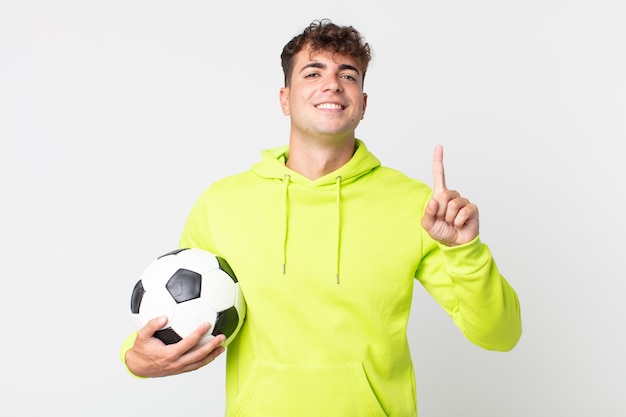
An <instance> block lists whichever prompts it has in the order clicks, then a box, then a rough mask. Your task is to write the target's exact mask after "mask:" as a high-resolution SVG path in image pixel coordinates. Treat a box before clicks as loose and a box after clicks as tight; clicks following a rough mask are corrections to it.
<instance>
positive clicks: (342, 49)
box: [280, 19, 371, 87]
mask: <svg viewBox="0 0 626 417" xmlns="http://www.w3.org/2000/svg"><path fill="white" fill-rule="evenodd" d="M305 48H309V52H310V53H315V52H321V51H324V52H332V53H337V54H340V55H346V56H351V57H353V58H354V60H355V61H356V62H357V63H358V64H359V66H360V68H359V70H360V72H361V74H362V75H363V79H365V72H366V71H367V66H368V65H369V62H370V59H371V51H370V46H369V44H368V43H367V42H365V40H364V38H363V37H362V36H361V34H360V33H359V32H358V31H357V30H356V29H354V28H353V27H352V26H338V25H336V24H334V23H332V22H331V21H330V20H328V19H323V20H315V21H313V22H312V23H311V24H310V25H309V26H308V27H307V28H306V29H304V31H303V32H302V33H301V34H299V35H297V36H295V37H294V38H293V39H291V41H289V43H287V45H285V47H284V48H283V52H282V53H281V55H280V59H281V64H282V67H283V73H284V75H285V86H286V87H289V85H290V84H291V76H292V72H293V67H294V63H295V56H296V54H297V53H298V52H300V51H302V50H303V49H305ZM361 81H363V80H361Z"/></svg>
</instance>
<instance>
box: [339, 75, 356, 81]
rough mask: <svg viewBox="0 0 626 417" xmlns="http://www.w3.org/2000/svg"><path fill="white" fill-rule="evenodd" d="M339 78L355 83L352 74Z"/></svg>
mask: <svg viewBox="0 0 626 417" xmlns="http://www.w3.org/2000/svg"><path fill="white" fill-rule="evenodd" d="M341 78H343V79H344V80H350V81H356V77H355V76H354V75H352V74H342V75H341Z"/></svg>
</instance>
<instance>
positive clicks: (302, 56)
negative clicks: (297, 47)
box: [294, 47, 361, 72]
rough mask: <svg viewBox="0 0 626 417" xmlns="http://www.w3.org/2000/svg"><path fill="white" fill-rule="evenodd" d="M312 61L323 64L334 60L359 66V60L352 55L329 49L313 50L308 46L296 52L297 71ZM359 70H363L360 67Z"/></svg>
mask: <svg viewBox="0 0 626 417" xmlns="http://www.w3.org/2000/svg"><path fill="white" fill-rule="evenodd" d="M312 62H319V63H322V64H330V63H331V62H332V63H334V64H337V65H349V66H352V67H355V68H359V63H358V62H357V60H356V59H355V58H354V57H352V56H350V55H343V54H340V53H338V52H334V51H331V50H327V49H321V50H316V51H313V50H311V48H310V47H306V48H303V49H302V50H301V51H300V52H298V53H297V54H296V62H295V68H294V69H295V70H296V71H300V70H301V69H302V68H303V67H304V66H306V65H308V64H310V63H312ZM359 72H361V69H360V68H359Z"/></svg>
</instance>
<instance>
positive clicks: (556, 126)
mask: <svg viewBox="0 0 626 417" xmlns="http://www.w3.org/2000/svg"><path fill="white" fill-rule="evenodd" d="M326 17H327V18H331V19H332V20H333V21H335V22H336V23H340V24H349V25H353V26H355V27H356V28H357V29H359V30H360V31H361V32H362V33H363V34H364V35H365V37H366V39H367V40H368V41H369V42H370V44H371V45H372V47H373V49H374V53H375V55H374V60H373V62H372V64H371V67H370V69H369V72H368V74H367V77H366V81H365V90H366V92H367V93H368V94H369V103H368V104H369V105H368V109H367V113H366V117H365V120H364V121H363V122H362V124H361V125H360V126H359V128H358V131H357V133H358V137H359V138H361V139H363V140H364V141H365V142H366V143H367V145H368V147H369V148H370V149H371V150H372V151H373V152H374V153H375V154H376V155H377V156H378V157H379V158H380V159H381V160H382V162H383V164H385V165H388V166H392V167H395V168H398V169H400V170H402V171H404V172H406V173H407V174H408V175H410V176H413V177H417V178H420V179H422V180H424V181H425V182H427V183H431V171H430V170H431V158H432V150H433V148H434V146H435V145H436V144H438V143H441V144H443V145H444V147H445V166H446V174H447V182H448V186H449V187H450V188H454V189H458V190H460V191H461V192H462V193H463V194H464V195H466V196H467V197H469V198H470V199H471V200H472V201H473V202H475V203H476V204H477V205H478V206H479V209H480V212H481V237H482V239H483V241H484V242H485V243H487V244H488V245H489V247H490V248H491V249H492V251H493V253H494V255H495V257H496V262H497V264H498V266H499V268H500V270H501V271H502V272H503V274H504V275H505V276H506V277H507V279H508V280H509V282H510V283H511V284H512V285H513V286H514V287H515V288H516V290H517V291H518V295H519V297H520V300H521V305H522V317H523V324H524V334H523V336H522V339H521V340H520V342H519V344H518V346H517V347H516V348H515V349H514V350H513V351H511V352H508V353H497V352H488V351H484V350H481V349H480V348H478V347H476V346H474V345H472V344H471V343H469V342H468V341H467V340H465V339H464V338H463V336H462V334H461V333H460V332H459V331H458V330H457V329H456V328H455V327H454V325H453V324H452V322H451V320H450V319H449V318H448V317H447V316H446V315H445V313H444V312H443V310H442V309H441V308H440V307H439V306H438V305H436V304H435V303H434V302H433V300H432V299H431V298H430V297H429V296H428V295H427V294H426V292H425V291H424V290H423V288H421V287H416V289H415V301H414V307H413V310H412V313H411V321H410V329H409V338H410V343H411V348H412V353H413V358H414V361H415V368H416V382H417V391H418V406H419V412H420V417H448V416H461V415H462V416H476V417H478V416H480V417H529V416H533V417H535V416H537V417H540V416H541V417H544V416H545V417H554V416H568V417H574V416H581V417H582V416H585V417H587V416H618V415H622V416H623V415H626V395H624V394H625V393H626V362H625V359H624V354H625V353H626V343H625V339H626V337H625V335H624V332H625V330H626V329H625V325H624V322H625V320H624V319H625V318H626V314H625V313H624V302H625V296H624V293H625V290H626V285H625V284H624V279H625V278H626V277H625V276H626V274H625V273H624V266H623V265H624V261H623V259H624V252H625V251H624V249H625V244H624V236H626V227H625V221H624V219H625V216H624V206H625V204H624V203H625V202H626V200H625V198H624V191H623V188H624V180H625V179H626V170H625V168H624V166H625V165H626V163H625V162H624V159H625V158H624V157H625V151H624V144H625V141H624V139H626V2H624V1H622V0H615V1H610V0H593V1H591V0H589V1H579V0H527V1H523V2H520V1H517V2H511V1H497V0H477V1H464V0H448V1H417V2H410V1H404V0H402V1H396V0H387V1H382V2H381V1H363V0H354V1H339V0H319V1H316V2H295V1H267V2H257V1H247V2H246V1H233V2H226V1H222V2H210V1H199V0H197V1H176V2H174V1H163V0H150V1H148V0H145V1H133V0H124V1H119V0H110V1H106V2H105V1H78V0H77V1H67V0H61V1H54V2H53V1H31V0H19V1H18V0H14V1H11V0H8V1H7V0H0V174H1V175H0V187H1V189H0V199H1V200H0V201H1V204H0V267H1V268H0V280H1V281H0V318H1V320H2V331H1V333H0V334H1V335H2V340H1V343H0V359H1V361H2V362H1V363H2V365H1V370H0V410H1V411H0V413H1V414H2V415H6V416H33V415H59V416H61V415H63V416H109V415H115V416H137V415H142V416H154V417H157V416H168V417H169V416H172V415H198V416H200V415H202V416H221V415H223V408H224V360H223V357H221V358H220V359H218V360H217V361H216V362H214V363H213V364H211V365H210V366H207V367H205V368H203V369H201V370H200V371H197V372H195V373H190V374H185V375H180V376H176V377H171V378H162V379H153V380H139V379H135V378H132V377H131V376H130V375H129V374H127V373H126V371H125V369H124V368H123V366H122V364H121V362H120V360H119V357H118V352H119V348H120V345H121V343H122V341H123V339H124V338H125V337H126V336H127V335H128V334H130V333H131V332H132V331H133V330H134V328H133V324H132V322H131V320H130V312H129V301H130V291H131V289H132V286H133V285H134V282H135V281H136V279H137V277H138V275H139V274H140V273H141V272H142V271H143V269H144V268H145V267H146V266H147V265H148V263H149V262H151V261H152V260H153V258H154V257H155V256H158V255H160V254H162V253H164V252H166V251H169V250H170V249H173V248H174V247H176V246H177V244H178V238H179V235H180V232H181V229H182V226H183V223H184V221H185V218H186V216H187V214H188V212H189V210H190V208H191V205H192V204H193V202H194V201H195V199H196V198H197V197H198V196H199V194H200V193H201V192H202V191H203V190H204V189H205V188H206V187H207V186H208V185H209V184H210V183H211V182H212V181H214V180H216V179H218V178H221V177H223V176H226V175H230V174H233V173H236V172H240V171H242V170H245V169H247V168H248V167H249V166H250V165H251V164H253V163H254V162H256V161H257V160H258V159H259V152H260V151H261V150H262V149H266V148H271V147H274V146H279V145H283V144H285V143H286V140H287V134H288V119H287V118H286V117H285V116H283V115H282V113H281V111H280V107H279V102H278V90H279V88H280V87H281V86H282V81H283V79H282V71H281V69H280V60H279V55H280V52H281V49H282V46H283V45H284V44H285V43H286V42H287V41H288V40H289V39H291V37H292V36H294V35H295V34H297V33H299V32H300V31H301V30H302V29H303V28H304V27H305V26H306V25H307V24H308V23H309V22H311V21H312V20H314V19H321V18H326ZM242 204H245V202H242ZM312 313H313V314H316V313H315V312H312Z"/></svg>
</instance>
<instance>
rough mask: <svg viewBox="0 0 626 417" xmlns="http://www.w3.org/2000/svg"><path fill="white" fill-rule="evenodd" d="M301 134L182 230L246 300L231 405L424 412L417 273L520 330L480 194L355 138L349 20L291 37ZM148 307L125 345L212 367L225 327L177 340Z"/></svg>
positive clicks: (496, 344) (138, 364)
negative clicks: (467, 193)
mask: <svg viewBox="0 0 626 417" xmlns="http://www.w3.org/2000/svg"><path fill="white" fill-rule="evenodd" d="M281 58H282V64H283V70H284V73H285V87H283V88H281V90H280V103H281V106H282V110H283V112H284V113H285V115H288V116H289V117H290V120H291V131H290V137H289V145H288V146H285V147H281V148H277V149H272V150H268V151H264V152H263V153H262V161H261V162H259V163H257V164H255V165H253V166H252V167H251V169H250V170H249V171H247V172H244V173H241V174H238V175H234V176H231V177H228V178H225V179H223V180H220V181H217V182H216V183H214V184H213V185H211V186H210V187H209V188H208V189H207V190H206V191H205V192H204V193H203V194H202V195H201V196H200V198H199V199H198V201H197V203H196V204H195V205H194V207H193V209H192V211H191V213H190V215H189V218H188V220H187V223H186V226H185V228H184V231H183V234H182V238H181V242H180V246H181V247H199V248H203V249H206V250H208V251H211V252H213V253H216V254H218V255H220V256H222V257H224V258H225V259H227V260H228V262H229V263H230V264H231V266H232V267H233V270H234V271H235V273H236V274H237V276H238V279H239V282H240V285H241V288H242V291H243V294H244V296H245V299H246V302H247V306H248V313H247V317H246V322H245V324H244V325H243V327H242V329H241V331H240V332H239V334H238V335H237V337H236V338H235V339H234V340H233V342H232V343H231V344H230V345H229V347H228V355H227V359H226V360H227V378H226V391H227V410H226V415H228V416H254V417H261V416H272V417H282V416H290V417H291V416H298V417H306V416H342V417H346V416H359V417H362V416H403V417H404V416H415V415H417V409H416V397H415V381H414V372H413V366H412V362H411V357H410V350H409V345H408V341H407V337H406V330H407V322H408V318H409V310H410V305H411V297H412V293H413V284H414V282H415V279H417V280H418V281H419V282H420V283H421V284H422V285H423V286H424V287H425V288H426V289H427V290H428V292H429V293H430V294H431V295H432V296H433V297H434V299H435V300H437V302H438V303H439V304H440V305H441V306H442V307H443V308H444V309H445V310H446V311H447V313H448V314H449V315H450V317H451V318H452V320H454V322H455V323H456V325H457V326H458V327H459V329H460V330H461V331H462V332H463V334H464V335H465V336H466V337H467V339H469V340H470V341H471V342H473V343H475V344H476V345H478V346H481V347H483V348H485V349H490V350H500V351H507V350H510V349H512V348H513V347H514V346H515V345H516V343H517V341H518V339H519V337H520V335H521V319H520V310H519V303H518V299H517V295H516V293H515V291H514V290H513V289H512V288H511V286H510V285H509V284H508V283H507V281H506V280H505V279H504V278H503V277H502V276H501V275H500V273H499V272H498V269H497V267H496V264H495V263H494V260H493V259H492V256H491V253H490V251H489V249H488V248H487V247H486V246H485V245H484V244H483V243H482V242H481V241H480V239H479V235H478V232H479V227H478V226H479V224H478V210H477V208H476V206H475V205H473V204H472V203H470V202H469V201H468V200H467V199H466V198H464V197H462V196H461V195H460V194H459V193H458V192H456V191H453V190H448V189H447V188H446V184H445V179H444V170H443V150H442V149H441V147H436V148H435V153H434V158H433V176H434V187H433V189H432V190H431V189H430V188H429V187H427V186H426V185H425V184H423V183H422V182H419V181H417V180H414V179H410V178H408V177H407V176H405V175H404V174H402V173H400V172H398V171H395V170H393V169H390V168H387V167H383V166H381V165H380V162H379V161H378V159H376V157H375V156H374V155H372V154H371V153H370V152H369V151H368V150H367V148H366V146H365V144H364V143H363V142H362V141H360V140H359V139H357V138H355V133H354V132H355V129H356V127H357V126H358V124H359V122H360V120H361V119H362V118H363V116H364V113H365V109H366V105H367V95H366V94H365V93H364V92H363V80H364V77H365V73H366V70H367V66H368V63H369V60H370V49H369V46H368V44H367V43H365V41H364V40H363V38H362V37H361V35H360V34H359V32H357V31H356V30H355V29H354V28H352V27H343V26H337V25H335V24H333V23H331V22H330V21H327V20H324V21H315V22H313V23H312V24H311V25H310V26H309V27H307V28H306V29H305V30H304V32H303V33H302V34H300V35H298V36H296V37H295V38H294V39H292V40H291V41H290V42H289V43H288V44H287V45H286V46H285V47H284V49H283V53H282V56H281ZM163 324H164V319H163V318H156V319H154V320H153V321H151V322H150V323H148V324H147V325H146V326H145V327H144V328H143V329H141V330H139V332H138V333H137V334H136V335H133V336H131V337H129V338H128V339H127V341H126V342H125V344H124V346H123V347H122V352H121V354H122V359H123V360H124V361H125V363H126V365H127V367H128V369H129V370H130V371H131V372H132V373H133V374H135V375H137V376H145V377H156V376H165V375H171V374H177V373H181V372H187V371H191V370H194V369H197V368H200V367H202V366H204V365H206V364H207V363H209V362H211V361H212V360H214V359H215V357H216V356H217V355H219V354H221V353H222V352H223V351H224V348H223V347H220V344H221V343H222V342H223V337H217V338H215V339H214V340H213V341H212V342H210V343H207V344H206V345H204V346H202V347H198V348H194V345H195V343H196V342H197V341H198V339H199V338H200V337H201V336H202V334H204V333H205V332H207V331H208V330H209V328H210V324H208V323H207V324H206V325H203V326H200V327H199V328H198V329H197V330H196V331H195V332H193V333H192V334H191V335H189V336H188V337H187V338H185V339H184V340H182V341H181V342H179V343H177V344H175V345H169V346H165V345H163V344H162V343H161V342H160V341H159V340H158V339H156V338H154V337H152V334H153V333H154V331H155V330H157V329H159V328H160V327H161V326H163Z"/></svg>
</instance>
